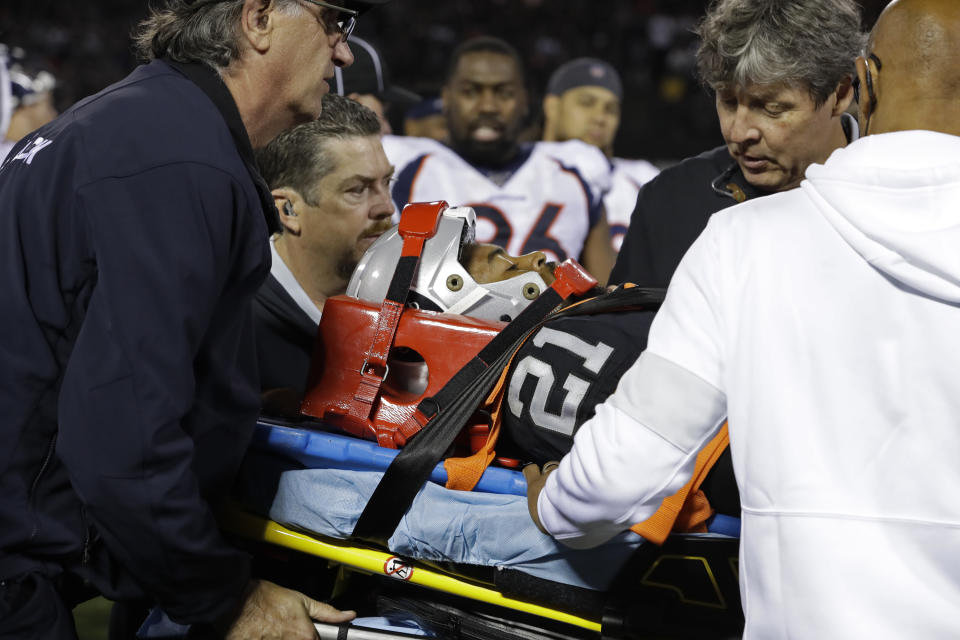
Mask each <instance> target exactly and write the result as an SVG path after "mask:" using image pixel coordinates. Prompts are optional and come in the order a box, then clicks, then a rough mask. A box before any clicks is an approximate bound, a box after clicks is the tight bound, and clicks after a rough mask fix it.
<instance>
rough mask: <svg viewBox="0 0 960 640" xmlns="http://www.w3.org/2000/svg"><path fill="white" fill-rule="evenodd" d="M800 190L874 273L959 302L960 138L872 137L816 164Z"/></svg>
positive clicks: (924, 134)
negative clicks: (822, 162) (811, 200)
mask: <svg viewBox="0 0 960 640" xmlns="http://www.w3.org/2000/svg"><path fill="white" fill-rule="evenodd" d="M801 188H802V189H803V190H804V191H805V192H806V193H807V194H808V195H809V196H810V197H811V198H812V199H813V202H814V203H815V204H816V206H817V208H818V209H819V211H820V213H821V214H822V215H823V217H824V218H825V219H826V220H827V221H828V222H829V223H830V224H831V225H832V226H833V227H834V228H835V229H836V230H837V233H839V234H840V236H841V237H842V238H843V239H844V240H845V241H846V242H847V243H849V244H850V246H851V247H852V248H853V249H854V250H855V251H856V252H857V253H858V254H860V255H861V256H863V258H864V260H866V261H867V262H869V263H870V264H871V265H872V266H873V267H874V268H876V269H878V270H880V271H881V272H882V273H884V274H885V275H886V276H888V277H889V278H891V279H893V280H895V281H897V282H900V283H902V284H904V285H906V286H907V287H909V288H911V289H915V290H917V291H919V292H921V293H923V294H925V295H927V296H930V297H932V298H936V299H939V300H943V301H946V302H951V303H960V137H958V136H951V135H947V134H943V133H936V132H933V131H898V132H894V133H884V134H875V135H871V136H867V137H866V138H861V139H860V140H858V141H856V142H854V143H852V144H850V145H848V146H847V147H844V148H842V149H838V150H836V151H835V152H834V153H833V154H832V155H831V156H830V157H829V158H828V159H827V161H826V162H825V163H824V164H822V165H811V166H810V167H809V168H808V169H807V173H806V180H804V181H803V183H802V185H801Z"/></svg>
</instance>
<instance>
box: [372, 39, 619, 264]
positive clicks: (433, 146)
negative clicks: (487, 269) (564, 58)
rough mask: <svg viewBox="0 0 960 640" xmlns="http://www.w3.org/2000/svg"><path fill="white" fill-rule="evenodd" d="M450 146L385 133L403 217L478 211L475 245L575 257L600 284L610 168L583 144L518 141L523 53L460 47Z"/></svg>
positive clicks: (473, 44) (497, 44)
mask: <svg viewBox="0 0 960 640" xmlns="http://www.w3.org/2000/svg"><path fill="white" fill-rule="evenodd" d="M442 98H443V110H444V115H445V116H446V119H447V125H448V129H449V132H450V136H449V139H450V144H449V146H446V145H443V144H441V143H439V142H436V141H434V140H428V139H424V138H401V137H393V136H385V138H384V141H383V146H384V150H385V151H386V153H387V157H388V158H389V159H390V161H391V163H392V164H393V165H394V166H395V167H397V183H396V185H395V186H394V189H393V196H394V201H395V202H396V204H397V208H398V211H399V210H400V209H402V207H403V206H404V205H405V204H407V203H409V202H425V201H433V200H446V201H447V202H449V203H450V204H451V205H467V206H470V207H472V208H473V209H474V211H476V214H477V219H478V220H477V240H478V241H480V242H492V243H494V244H498V245H500V246H501V247H504V248H505V249H506V250H507V252H508V253H511V254H514V255H524V254H527V253H530V252H532V251H543V252H544V253H545V254H547V256H548V257H549V259H550V260H556V261H560V260H564V259H566V258H576V259H578V260H580V262H581V263H582V264H583V265H584V266H585V267H586V268H587V269H588V270H589V271H590V272H591V273H592V274H593V275H594V277H596V278H597V279H598V280H599V281H601V282H603V281H606V278H607V276H608V275H609V273H610V269H611V267H612V264H613V260H614V259H615V253H614V251H613V249H612V248H611V246H610V242H609V237H610V231H609V226H608V224H607V220H606V214H605V212H604V208H603V199H602V198H603V194H604V193H605V192H606V191H607V190H608V189H609V179H610V171H609V165H608V163H607V161H606V158H604V156H603V154H602V153H600V152H599V151H598V150H597V149H595V148H594V147H592V146H590V145H587V144H584V143H582V142H580V141H577V140H571V141H569V142H565V143H541V142H537V143H529V144H521V142H520V140H519V137H520V130H521V125H522V122H523V119H524V117H525V115H526V113H527V92H526V89H525V87H524V77H523V69H522V65H521V62H520V58H519V55H518V54H517V52H516V51H515V50H514V48H513V47H511V46H510V45H509V44H507V43H506V42H504V41H502V40H499V39H497V38H491V37H480V38H474V39H471V40H467V41H466V42H464V43H463V44H461V45H460V46H459V47H458V48H457V49H456V51H454V53H453V55H452V58H451V63H450V67H449V71H448V74H447V80H446V83H445V86H444V88H443V95H442Z"/></svg>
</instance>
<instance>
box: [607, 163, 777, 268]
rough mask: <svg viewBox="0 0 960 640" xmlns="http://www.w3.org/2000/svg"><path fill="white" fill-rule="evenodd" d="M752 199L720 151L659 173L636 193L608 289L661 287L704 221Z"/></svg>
mask: <svg viewBox="0 0 960 640" xmlns="http://www.w3.org/2000/svg"><path fill="white" fill-rule="evenodd" d="M731 185H735V186H731ZM758 195H762V193H761V192H759V191H757V190H756V189H755V188H754V187H753V186H751V185H750V183H749V182H747V180H746V178H744V176H743V172H742V171H740V167H739V165H737V163H736V162H734V160H733V158H731V157H730V153H729V152H728V151H727V148H726V147H725V146H720V147H717V148H716V149H712V150H710V151H706V152H704V153H701V154H700V155H698V156H694V157H692V158H687V159H686V160H684V161H683V162H681V163H679V164H677V165H675V166H673V167H669V168H667V169H664V170H663V171H661V172H660V173H659V174H658V175H657V177H655V178H654V179H653V180H651V181H650V182H648V183H646V184H645V185H643V187H641V188H640V193H639V194H638V195H637V206H636V208H635V209H634V210H633V215H632V216H631V217H630V228H629V229H628V230H627V235H626V237H625V238H624V239H623V245H622V246H621V248H620V254H619V256H617V263H616V265H615V266H614V267H613V272H611V274H610V284H623V283H624V282H633V283H635V284H638V285H640V286H643V287H666V286H667V285H668V284H670V278H671V277H673V272H674V271H675V270H676V269H677V266H678V265H679V264H680V259H681V258H683V255H684V254H685V253H686V252H687V249H689V248H690V245H692V244H693V241H694V240H696V239H697V237H698V236H699V235H700V234H701V233H702V232H703V230H704V229H705V228H706V227H707V221H708V220H709V219H710V216H711V215H712V214H713V213H715V212H717V211H720V210H721V209H726V208H727V207H730V206H733V205H735V204H737V203H738V202H742V201H743V200H746V199H748V198H753V197H756V196H758Z"/></svg>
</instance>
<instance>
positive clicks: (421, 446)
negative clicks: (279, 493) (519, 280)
mask: <svg viewBox="0 0 960 640" xmlns="http://www.w3.org/2000/svg"><path fill="white" fill-rule="evenodd" d="M662 300H663V290H661V289H642V288H639V287H631V288H623V287H620V288H618V289H616V290H614V291H612V292H609V293H606V294H604V295H601V296H597V297H596V298H593V299H591V300H588V301H586V302H582V303H581V304H579V305H576V306H573V307H569V308H567V309H563V310H560V311H557V312H555V313H553V314H550V311H551V310H553V309H555V308H556V307H557V305H558V304H559V303H560V302H561V301H562V300H561V298H560V296H559V294H557V293H556V292H555V291H554V290H553V289H548V290H547V291H545V292H544V293H543V294H541V295H540V297H539V298H537V299H536V300H535V301H534V302H533V303H531V304H530V306H528V307H527V308H526V309H524V311H523V312H522V313H521V314H520V315H518V316H517V318H516V319H515V320H514V321H513V322H511V323H510V324H509V325H507V326H506V327H505V328H504V329H503V330H502V331H501V332H500V333H499V334H497V336H496V337H495V338H494V339H493V340H491V341H490V342H489V343H488V344H487V346H486V347H484V348H483V349H482V350H481V351H480V353H478V354H477V355H476V356H475V357H474V358H473V359H472V360H471V361H470V362H468V363H467V364H466V365H465V366H464V367H463V368H461V369H460V371H458V372H457V373H456V374H455V375H454V376H453V377H452V378H451V379H450V381H449V382H448V383H447V384H446V385H444V386H443V388H442V389H440V391H439V392H437V394H436V395H435V396H432V397H430V398H425V399H424V400H423V401H421V403H420V406H419V407H418V412H420V413H421V414H422V415H423V416H424V417H425V418H427V419H428V420H429V421H428V422H427V423H426V425H425V426H424V427H423V428H422V429H421V430H420V431H419V432H418V433H417V434H416V435H415V436H413V438H412V439H411V440H410V442H408V443H407V446H406V447H404V448H403V450H402V451H401V452H400V453H399V454H398V455H397V457H396V458H394V459H393V462H392V463H391V464H390V466H389V467H388V468H387V471H386V472H385V473H384V474H383V478H381V480H380V483H379V484H378V485H377V488H376V489H375V490H374V492H373V495H372V496H371V497H370V500H369V501H368V502H367V505H366V507H365V508H364V510H363V513H362V514H360V519H359V520H358V521H357V524H356V526H355V527H354V529H353V537H354V538H358V539H361V540H366V541H369V542H374V543H376V544H381V545H386V541H387V539H388V538H389V537H390V536H391V535H393V532H394V531H395V530H396V528H397V525H398V524H400V520H401V519H402V518H403V515H404V514H405V513H406V512H407V509H409V508H410V505H411V504H412V503H413V499H414V498H415V497H416V495H417V492H418V491H419V490H420V488H421V487H422V486H423V485H424V483H425V482H427V480H428V479H429V478H430V473H431V472H432V471H433V468H434V466H436V464H437V463H438V462H439V461H440V460H441V459H442V458H443V457H444V456H445V454H446V452H447V450H448V449H449V447H450V445H451V444H452V443H453V440H454V438H456V437H457V434H458V433H460V431H461V429H463V426H464V425H465V424H466V422H467V420H468V419H469V418H470V416H471V415H473V413H474V412H475V411H476V410H477V408H478V407H479V406H480V403H481V402H482V401H483V399H484V398H485V397H486V396H487V395H488V394H489V393H490V390H491V389H492V388H493V385H494V384H495V383H496V381H497V379H498V378H499V377H500V374H501V373H502V372H503V369H504V367H506V366H507V364H508V363H509V362H510V359H511V357H512V356H513V354H514V352H515V351H516V350H517V349H519V348H520V345H521V344H523V341H524V339H525V338H526V337H527V336H528V335H529V334H530V333H532V332H533V331H535V330H537V329H538V328H539V327H540V326H541V325H542V324H543V323H544V322H546V321H547V320H548V319H552V318H554V317H561V316H566V315H580V314H590V313H601V312H612V311H623V310H635V309H655V308H657V307H658V306H659V305H660V302H662Z"/></svg>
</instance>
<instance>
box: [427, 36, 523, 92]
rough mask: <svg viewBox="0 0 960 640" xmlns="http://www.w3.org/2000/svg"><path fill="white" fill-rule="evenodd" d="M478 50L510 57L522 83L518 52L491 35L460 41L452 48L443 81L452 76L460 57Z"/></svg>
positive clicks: (447, 80)
mask: <svg viewBox="0 0 960 640" xmlns="http://www.w3.org/2000/svg"><path fill="white" fill-rule="evenodd" d="M480 52H485V53H499V54H501V55H505V56H508V57H510V58H512V59H513V61H514V63H516V65H517V72H518V73H519V74H520V84H524V71H523V59H522V58H521V57H520V54H519V53H518V52H517V50H516V49H515V48H514V47H513V46H512V45H511V44H510V43H508V42H507V41H506V40H501V39H500V38H495V37H493V36H477V37H475V38H470V39H469V40H465V41H463V42H462V43H460V45H459V46H458V47H457V48H456V49H454V50H453V53H452V54H450V62H449V63H448V64H447V73H446V75H445V76H444V78H443V83H444V84H447V83H448V82H450V79H451V78H453V74H455V73H456V72H457V65H459V64H460V59H461V58H463V56H465V55H466V54H468V53H480Z"/></svg>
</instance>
